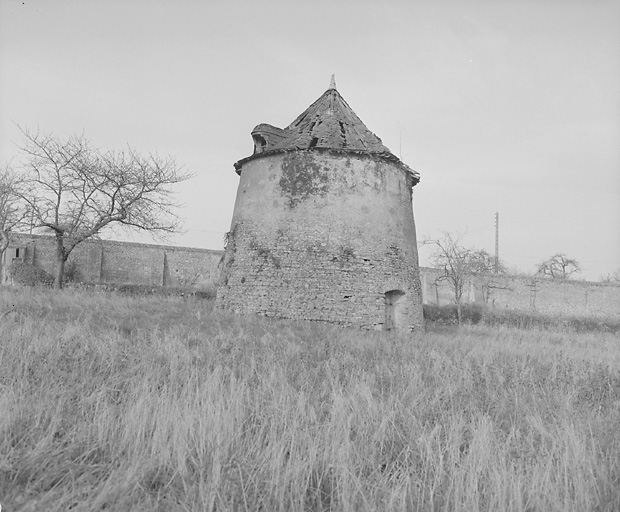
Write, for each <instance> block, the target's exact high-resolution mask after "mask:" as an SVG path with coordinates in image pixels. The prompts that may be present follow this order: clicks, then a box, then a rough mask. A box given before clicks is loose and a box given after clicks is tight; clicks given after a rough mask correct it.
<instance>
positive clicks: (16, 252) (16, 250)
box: [15, 248, 19, 258]
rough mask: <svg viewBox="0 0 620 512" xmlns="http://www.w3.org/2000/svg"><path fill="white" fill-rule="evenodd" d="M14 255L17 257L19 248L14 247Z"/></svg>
mask: <svg viewBox="0 0 620 512" xmlns="http://www.w3.org/2000/svg"><path fill="white" fill-rule="evenodd" d="M15 257H16V258H19V248H17V249H15Z"/></svg>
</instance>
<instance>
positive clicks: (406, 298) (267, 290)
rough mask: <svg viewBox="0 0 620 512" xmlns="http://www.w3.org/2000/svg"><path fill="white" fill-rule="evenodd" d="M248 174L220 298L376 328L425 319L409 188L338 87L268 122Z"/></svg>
mask: <svg viewBox="0 0 620 512" xmlns="http://www.w3.org/2000/svg"><path fill="white" fill-rule="evenodd" d="M252 138H253V139H254V153H253V154H252V155H251V156H249V157H247V158H243V159H242V160H240V161H239V162H237V163H236V164H235V170H236V172H237V174H239V176H240V183H239V188H238V190H237V199H236V202H235V210H234V213H233V218H232V224H231V230H230V232H229V233H228V235H227V244H226V252H225V255H224V259H223V262H222V277H221V286H220V289H219V290H218V295H217V299H216V307H218V308H221V309H226V310H230V311H234V312H236V313H258V314H262V315H267V316H274V317H280V318H291V319H300V320H316V321H324V322H331V323H336V324H341V325H345V326H355V327H360V328H365V329H376V330H391V329H403V330H417V329H419V328H421V326H422V299H421V293H420V275H419V269H418V254H417V245H416V231H415V224H414V220H413V207H412V188H413V186H414V185H416V184H417V183H418V182H419V174H418V173H417V172H415V171H413V170H412V169H410V168H409V167H408V166H407V165H405V164H404V163H403V162H401V161H400V160H399V159H398V158H397V157H396V156H394V155H393V154H392V153H391V152H390V150H389V149H388V148H386V147H385V146H384V145H383V144H382V143H381V139H380V138H379V137H377V136H376V135H375V134H374V133H372V132H371V131H370V130H368V128H366V126H365V125H364V123H363V122H362V121H361V120H360V119H359V117H357V115H356V114H355V112H353V110H352V109H351V107H349V105H348V104H347V102H346V101H345V100H344V99H343V97H342V96H341V95H340V94H339V93H338V91H337V90H336V85H335V81H334V79H333V77H332V83H331V85H330V87H329V89H328V90H327V91H325V93H324V94H323V95H322V96H321V97H320V98H319V99H318V100H316V101H315V102H314V103H313V104H312V105H310V106H309V107H308V108H307V109H306V110H305V111H304V112H303V113H302V114H301V115H300V116H299V117H298V118H297V119H295V120H294V121H293V122H292V123H291V124H290V125H289V126H287V127H286V128H284V129H282V128H276V127H275V126H271V125H268V124H259V125H258V126H257V127H256V128H254V130H252Z"/></svg>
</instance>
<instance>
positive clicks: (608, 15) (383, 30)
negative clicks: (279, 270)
mask: <svg viewBox="0 0 620 512" xmlns="http://www.w3.org/2000/svg"><path fill="white" fill-rule="evenodd" d="M332 73H335V74H336V82H337V85H338V90H339V92H340V93H341V94H342V95H343V97H344V98H345V99H346V101H347V102H348V103H349V105H350V106H351V107H352V108H353V110H354V111H355V112H356V113H357V115H358V116H359V117H360V118H361V119H362V121H364V123H365V124H366V126H367V127H368V128H369V129H370V130H371V131H373V132H374V133H376V134H377V135H378V136H379V137H381V139H382V140H383V143H384V144H385V145H386V146H387V147H389V148H390V149H391V151H392V152H393V153H394V154H395V155H397V156H399V157H401V158H402V160H403V161H404V162H405V163H407V164H408V165H409V166H410V167H412V168H413V169H415V170H417V171H418V172H419V173H420V174H421V178H422V179H421V182H420V184H419V185H417V186H416V187H415V189H414V213H415V219H416V224H417V231H418V238H419V239H422V238H424V237H426V236H429V237H436V236H438V234H439V233H440V231H441V230H445V231H450V232H453V233H456V232H466V235H465V237H464V239H463V242H464V244H465V245H469V246H474V247H476V248H481V249H487V250H488V251H489V252H491V253H493V252H494V246H495V241H494V237H495V226H494V216H495V212H499V217H500V242H499V246H500V257H501V258H502V259H503V260H504V261H505V262H506V263H507V264H508V266H509V267H517V268H519V269H520V270H523V271H532V270H534V267H535V265H536V263H538V262H540V261H542V260H543V259H545V258H547V257H549V256H551V255H552V254H554V253H556V252H565V253H566V254H568V255H569V256H571V257H574V258H576V259H577V260H579V261H580V262H581V264H582V267H583V271H584V272H583V274H582V277H584V278H588V279H592V280H597V279H598V278H599V277H601V276H603V275H605V274H607V273H611V272H614V271H616V270H618V269H619V268H620V2H619V1H617V0H613V1H607V0H539V1H527V0H518V1H517V0H514V1H512V0H481V1H470V0H460V1H456V0H455V1H442V0H429V1H417V0H402V1H399V0H381V1H379V0H376V1H369V0H341V1H338V0H331V1H321V0H318V1H317V0H315V1H295V0H278V1H271V0H262V1H259V2H256V1H248V0H242V1H235V0H221V1H220V0H202V1H199V0H194V1H192V0H186V1H182V0H181V1H179V0H175V1H167V2H161V1H156V0H150V1H144V0H124V1H113V0H106V1H101V0H98V1H87V0H80V1H70V0H45V1H43V0H37V1H34V0H23V1H21V0H20V1H14V0H0V163H5V162H6V161H8V160H10V159H11V158H13V157H14V156H15V155H16V154H17V149H16V146H15V144H16V143H17V144H18V143H19V142H20V133H19V130H18V129H17V127H16V125H15V124H18V125H20V126H22V127H24V128H28V129H34V130H36V129H37V128H39V129H40V130H41V131H44V132H52V133H54V134H55V135H58V136H60V137H68V136H69V135H71V134H74V133H78V134H81V133H82V132H83V133H84V134H85V136H86V137H87V138H88V139H89V140H90V141H91V142H92V143H93V145H95V146H98V147H101V148H104V149H122V148H123V147H125V146H126V145H127V144H129V145H131V146H132V147H134V148H136V149H137V150H139V151H140V152H143V153H150V152H153V153H154V152H157V153H159V154H160V155H166V154H170V155H174V156H176V158H177V161H178V163H180V164H182V165H183V166H184V167H185V168H186V169H187V170H188V171H191V172H193V173H195V174H196V177H195V178H193V179H192V180H191V181H189V182H187V183H185V184H184V185H183V186H180V187H179V188H178V190H179V195H178V198H179V199H180V200H181V201H182V202H183V203H184V204H185V207H184V208H183V210H182V212H181V213H182V216H183V217H184V218H185V219H186V223H185V228H186V230H187V231H186V233H184V234H183V235H178V236H174V237H172V238H171V239H170V240H169V243H170V244H171V245H185V246H190V247H204V248H212V249H220V248H221V247H222V240H223V235H224V233H225V232H226V231H228V230H229V228H230V220H231V217H232V211H233V207H234V201H235V193H236V189H237V184H238V176H237V175H236V174H235V172H234V170H233V163H234V162H235V161H237V160H239V159H241V158H243V157H246V156H248V155H250V154H251V153H252V147H253V144H252V139H251V136H250V131H251V130H252V128H253V127H254V126H256V125H257V124H259V123H269V124H272V125H275V126H280V127H285V126H287V125H288V124H289V123H290V122H291V121H293V119H295V118H296V117H297V116H298V115H299V114H300V113H301V112H302V111H304V110H305V109H306V108H307V107H308V106H309V105H310V104H311V103H312V102H313V101H314V100H316V99H317V98H318V97H319V96H320V95H321V94H322V93H323V92H324V91H325V90H326V89H327V88H328V86H329V80H330V76H331V74H332ZM116 238H117V239H126V240H135V241H145V242H152V240H151V239H150V238H149V237H148V236H146V237H145V236H139V235H134V236H129V237H128V236H123V237H121V236H116ZM420 254H421V263H422V264H428V263H429V261H428V256H429V254H428V249H426V248H423V249H422V250H421V253H420Z"/></svg>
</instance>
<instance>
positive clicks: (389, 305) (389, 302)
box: [385, 290, 407, 331]
mask: <svg viewBox="0 0 620 512" xmlns="http://www.w3.org/2000/svg"><path fill="white" fill-rule="evenodd" d="M406 324H407V314H406V306H405V292H403V291H402V290H390V291H389V292H385V330H386V331H392V330H396V329H405V328H406V327H407V325H406Z"/></svg>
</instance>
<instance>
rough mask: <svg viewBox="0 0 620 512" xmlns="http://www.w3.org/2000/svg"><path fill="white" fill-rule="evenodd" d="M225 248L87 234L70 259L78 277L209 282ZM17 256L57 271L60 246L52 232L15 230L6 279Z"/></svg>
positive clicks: (6, 259) (216, 272)
mask: <svg viewBox="0 0 620 512" xmlns="http://www.w3.org/2000/svg"><path fill="white" fill-rule="evenodd" d="M222 254H223V251H213V250H209V249H194V248H190V247H172V246H166V245H154V244H138V243H131V242H115V241H110V240H86V241H84V242H82V243H81V244H79V245H78V246H77V247H76V248H75V249H74V250H73V252H72V253H71V255H70V256H69V260H68V263H73V264H75V266H76V267H77V271H78V273H79V278H80V279H79V280H80V281H83V282H86V283H109V284H139V285H149V286H184V287H192V288H205V287H210V286H214V285H215V284H216V282H217V280H218V278H219V274H220V270H219V268H218V265H219V262H220V259H221V257H222ZM16 257H17V258H18V259H20V260H23V261H26V262H28V263H31V264H33V265H35V266H36V267H38V268H40V269H43V270H45V271H46V272H48V273H49V274H51V275H54V274H55V266H56V246H55V241H54V238H53V237H51V236H45V235H28V234H13V235H11V244H10V246H9V249H7V252H6V254H5V256H4V261H3V265H2V270H3V272H2V274H3V280H2V282H4V283H6V282H7V280H8V276H7V275H6V274H7V273H6V272H5V269H6V267H7V266H8V265H9V264H10V262H11V261H12V259H13V258H16Z"/></svg>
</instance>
